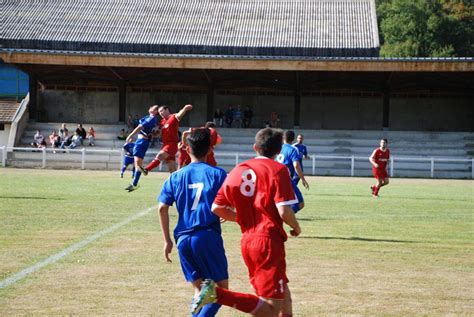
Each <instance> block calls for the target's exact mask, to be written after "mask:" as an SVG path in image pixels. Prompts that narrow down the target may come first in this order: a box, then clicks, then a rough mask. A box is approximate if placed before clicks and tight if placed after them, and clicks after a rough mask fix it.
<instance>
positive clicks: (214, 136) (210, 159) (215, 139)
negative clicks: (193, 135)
mask: <svg viewBox="0 0 474 317" xmlns="http://www.w3.org/2000/svg"><path fill="white" fill-rule="evenodd" d="M203 128H207V129H209V132H210V133H211V148H210V150H209V154H208V155H207V160H206V163H207V164H209V165H211V166H217V161H216V158H215V157H214V149H215V147H216V146H217V145H219V144H221V143H222V138H221V136H220V135H219V134H218V133H217V130H216V124H215V123H214V122H212V121H208V122H206V124H205V125H204V127H203ZM192 130H193V128H191V129H189V130H188V131H184V132H183V137H182V139H181V140H182V141H181V142H182V143H183V144H186V137H187V135H188V134H189V133H190V132H191V131H192Z"/></svg>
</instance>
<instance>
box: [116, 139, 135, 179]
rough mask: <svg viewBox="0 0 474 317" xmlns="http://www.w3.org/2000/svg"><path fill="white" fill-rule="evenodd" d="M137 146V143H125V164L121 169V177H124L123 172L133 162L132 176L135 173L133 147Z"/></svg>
mask: <svg viewBox="0 0 474 317" xmlns="http://www.w3.org/2000/svg"><path fill="white" fill-rule="evenodd" d="M134 147H135V143H125V144H124V145H123V147H122V148H123V164H122V168H121V169H120V178H123V173H125V171H126V170H127V167H128V166H129V165H130V164H132V166H133V168H132V177H133V176H134V175H135V164H134V159H133V148H134Z"/></svg>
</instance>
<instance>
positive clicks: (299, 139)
mask: <svg viewBox="0 0 474 317" xmlns="http://www.w3.org/2000/svg"><path fill="white" fill-rule="evenodd" d="M303 140H304V136H303V135H302V134H298V135H297V136H296V143H294V144H293V146H294V147H295V148H296V149H297V150H298V152H299V154H300V158H299V160H298V161H299V162H300V166H301V171H302V172H303V173H304V167H303V159H305V160H307V159H309V155H308V149H307V148H306V145H304V144H303ZM299 181H300V178H299V177H298V175H296V184H297V185H298V183H299Z"/></svg>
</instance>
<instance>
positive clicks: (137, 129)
mask: <svg viewBox="0 0 474 317" xmlns="http://www.w3.org/2000/svg"><path fill="white" fill-rule="evenodd" d="M142 128H143V126H142V125H141V124H139V125H138V126H137V127H136V128H135V129H133V131H132V132H130V134H129V135H128V136H127V140H126V142H127V143H130V142H132V140H133V136H134V135H135V134H137V133H138V132H139V131H140V130H141V129H142Z"/></svg>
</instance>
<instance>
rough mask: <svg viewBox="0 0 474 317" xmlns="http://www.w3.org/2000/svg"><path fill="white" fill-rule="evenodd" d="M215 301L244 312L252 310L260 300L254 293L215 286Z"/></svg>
mask: <svg viewBox="0 0 474 317" xmlns="http://www.w3.org/2000/svg"><path fill="white" fill-rule="evenodd" d="M216 294H217V303H218V304H221V305H225V306H229V307H234V308H235V309H238V310H240V311H242V312H244V313H251V312H253V311H254V310H255V309H256V308H257V306H258V303H259V301H260V298H258V297H257V296H255V295H252V294H244V293H238V292H233V291H229V290H228V289H225V288H222V287H216Z"/></svg>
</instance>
